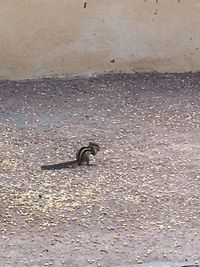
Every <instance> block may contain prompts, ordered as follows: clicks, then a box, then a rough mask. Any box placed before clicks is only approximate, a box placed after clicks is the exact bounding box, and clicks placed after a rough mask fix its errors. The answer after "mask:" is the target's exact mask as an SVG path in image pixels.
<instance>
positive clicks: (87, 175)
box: [0, 74, 200, 267]
mask: <svg viewBox="0 0 200 267" xmlns="http://www.w3.org/2000/svg"><path fill="white" fill-rule="evenodd" d="M199 128H200V75H199V74H177V75H172V74H171V75H170V74H169V75H164V74H163V75H156V74H151V75H123V74H120V75H105V76H99V77H93V78H73V79H44V80H26V81H22V82H18V81H1V82H0V131H1V135H0V165H1V169H0V231H1V236H0V258H1V264H2V265H1V264H0V265H1V266H67V267H76V266H77V267H82V266H94V267H96V266H103V267H108V266H110V265H112V264H113V265H114V264H115V265H116V264H130V263H138V262H144V261H152V260H157V259H159V260H176V261H177V260H181V261H182V260H186V259H188V260H195V259H197V258H199V256H200V255H199V248H200V236H199V231H200V202H199V197H200V153H199V151H200V142H199V140H200V133H199ZM91 140H94V141H96V142H97V143H99V144H100V146H101V151H100V152H99V154H98V155H97V156H96V157H95V158H93V159H92V160H93V163H95V166H94V165H93V166H90V167H86V166H83V167H79V168H77V169H70V170H60V171H54V172H48V171H44V172H42V171H40V166H41V165H42V164H44V163H45V164H46V163H52V162H60V161H66V160H67V159H72V158H74V156H75V153H76V150H77V149H78V148H79V147H80V146H81V145H85V144H87V143H88V142H89V141H91Z"/></svg>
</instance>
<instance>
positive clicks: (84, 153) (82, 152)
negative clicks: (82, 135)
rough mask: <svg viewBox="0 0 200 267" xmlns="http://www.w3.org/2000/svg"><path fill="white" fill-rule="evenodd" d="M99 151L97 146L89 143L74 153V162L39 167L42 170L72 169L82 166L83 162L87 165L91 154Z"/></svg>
mask: <svg viewBox="0 0 200 267" xmlns="http://www.w3.org/2000/svg"><path fill="white" fill-rule="evenodd" d="M99 150H100V147H99V145H97V144H96V143H93V142H89V145H88V146H84V147H81V148H80V149H79V150H78V151H77V153H76V160H72V161H67V162H62V163H58V164H52V165H43V166H41V169H42V170H59V169H63V168H72V167H75V166H78V165H82V164H83V163H84V162H86V163H87V165H89V156H90V155H91V154H92V155H93V156H94V155H96V154H97V152H98V151H99Z"/></svg>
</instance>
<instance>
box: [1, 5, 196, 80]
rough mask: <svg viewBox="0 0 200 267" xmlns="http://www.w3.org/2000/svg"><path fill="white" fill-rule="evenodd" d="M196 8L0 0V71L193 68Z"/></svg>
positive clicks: (11, 74)
mask: <svg viewBox="0 0 200 267" xmlns="http://www.w3.org/2000/svg"><path fill="white" fill-rule="evenodd" d="M84 3H86V4H85V6H86V7H85V8H84ZM199 14H200V1H199V0H192V1H191V0H157V1H156V0H123V1H122V0H112V1H111V0H85V1H82V0H70V1H69V0H2V1H0V58H1V60H0V78H1V79H23V78H35V77H48V76H54V75H56V76H59V75H74V74H91V73H102V72H107V71H123V72H124V71H125V72H134V71H160V72H183V71H199V70H200V57H199V44H200V34H199V25H200V16H199Z"/></svg>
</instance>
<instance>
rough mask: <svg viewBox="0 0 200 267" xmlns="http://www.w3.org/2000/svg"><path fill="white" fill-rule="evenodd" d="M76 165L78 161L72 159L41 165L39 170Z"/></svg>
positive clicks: (58, 168)
mask: <svg viewBox="0 0 200 267" xmlns="http://www.w3.org/2000/svg"><path fill="white" fill-rule="evenodd" d="M77 165H78V161H77V160H73V161H67V162H62V163H58V164H52V165H43V166H41V170H60V169H64V168H73V167H75V166H77Z"/></svg>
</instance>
